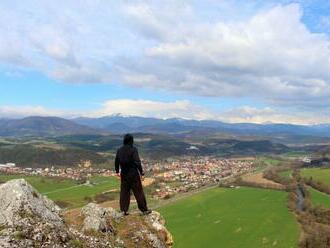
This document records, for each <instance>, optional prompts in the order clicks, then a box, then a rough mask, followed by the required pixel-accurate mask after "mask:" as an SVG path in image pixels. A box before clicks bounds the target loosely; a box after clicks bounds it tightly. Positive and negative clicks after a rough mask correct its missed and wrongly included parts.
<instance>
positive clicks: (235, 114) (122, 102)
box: [0, 99, 330, 124]
mask: <svg viewBox="0 0 330 248" xmlns="http://www.w3.org/2000/svg"><path fill="white" fill-rule="evenodd" d="M117 114H121V115H123V116H141V117H154V118H160V119H168V118H185V119H194V120H218V121H223V122H229V123H270V122H271V123H292V124H319V123H329V122H330V117H329V115H327V113H326V112H319V113H315V114H313V115H311V114H309V113H290V112H287V111H285V110H279V109H273V108H271V107H265V108H255V107H251V106H241V107H237V108H232V109H227V110H223V111H210V110H209V109H208V108H207V107H205V106H202V105H197V104H194V103H192V102H190V101H188V100H179V101H173V102H162V101H151V100H143V99H140V100H133V99H116V100H108V101H106V102H104V103H103V104H102V106H101V107H100V108H98V109H94V110H89V111H83V110H79V111H77V110H60V109H57V110H56V109H49V108H45V107H42V106H0V118H22V117H27V116H59V117H64V118H69V119H70V118H74V117H81V116H84V117H92V118H93V117H94V118H97V117H103V116H111V115H117Z"/></svg>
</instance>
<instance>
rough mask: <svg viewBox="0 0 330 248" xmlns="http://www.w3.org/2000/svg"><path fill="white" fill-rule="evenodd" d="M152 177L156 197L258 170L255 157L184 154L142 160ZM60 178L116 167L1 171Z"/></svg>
mask: <svg viewBox="0 0 330 248" xmlns="http://www.w3.org/2000/svg"><path fill="white" fill-rule="evenodd" d="M142 162H143V167H144V170H145V171H146V172H147V175H148V177H151V178H153V179H154V180H155V182H156V183H155V184H154V193H153V196H154V197H155V198H167V197H171V196H172V195H173V194H176V193H180V192H187V191H190V190H193V189H198V188H200V187H203V186H205V185H210V184H215V183H217V182H219V181H220V180H221V179H223V178H226V177H231V176H235V175H240V174H243V173H246V172H249V171H251V170H254V160H253V159H220V158H215V157H199V158H196V157H182V158H180V159H175V160H169V161H162V162H161V161H153V162H152V161H142ZM1 172H2V173H6V174H22V175H25V176H32V175H39V176H45V177H60V178H67V179H72V180H77V181H84V182H85V181H87V180H88V178H89V177H90V176H92V175H103V176H114V175H115V172H114V170H113V168H108V169H102V168H94V167H92V165H91V163H90V162H88V161H85V162H83V163H81V164H80V165H79V166H78V167H75V168H57V167H56V168H55V167H50V168H22V167H17V166H15V164H10V163H9V164H6V165H0V173H1Z"/></svg>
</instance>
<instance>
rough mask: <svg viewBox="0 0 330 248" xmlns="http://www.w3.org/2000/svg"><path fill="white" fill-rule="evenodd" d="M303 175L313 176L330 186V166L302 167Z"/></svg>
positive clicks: (306, 176)
mask: <svg viewBox="0 0 330 248" xmlns="http://www.w3.org/2000/svg"><path fill="white" fill-rule="evenodd" d="M301 175H302V176H303V177H305V178H310V177H312V178H313V179H314V180H315V181H319V182H321V183H324V184H326V185H329V186H330V168H308V169H302V170H301Z"/></svg>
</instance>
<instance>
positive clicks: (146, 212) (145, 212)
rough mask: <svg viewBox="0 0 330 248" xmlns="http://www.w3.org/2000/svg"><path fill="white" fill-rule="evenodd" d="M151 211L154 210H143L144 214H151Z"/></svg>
mask: <svg viewBox="0 0 330 248" xmlns="http://www.w3.org/2000/svg"><path fill="white" fill-rule="evenodd" d="M151 213H152V210H150V209H148V210H146V211H143V212H142V214H143V215H148V214H151Z"/></svg>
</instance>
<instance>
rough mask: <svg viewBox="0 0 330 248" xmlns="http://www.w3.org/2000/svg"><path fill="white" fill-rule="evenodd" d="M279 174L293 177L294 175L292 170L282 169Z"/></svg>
mask: <svg viewBox="0 0 330 248" xmlns="http://www.w3.org/2000/svg"><path fill="white" fill-rule="evenodd" d="M279 174H280V176H282V177H286V178H291V177H292V170H287V171H281V172H280V173H279Z"/></svg>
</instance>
